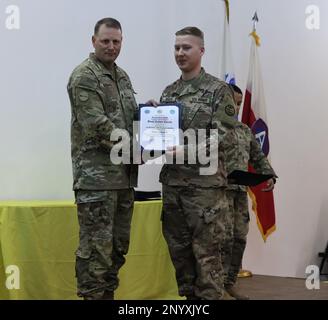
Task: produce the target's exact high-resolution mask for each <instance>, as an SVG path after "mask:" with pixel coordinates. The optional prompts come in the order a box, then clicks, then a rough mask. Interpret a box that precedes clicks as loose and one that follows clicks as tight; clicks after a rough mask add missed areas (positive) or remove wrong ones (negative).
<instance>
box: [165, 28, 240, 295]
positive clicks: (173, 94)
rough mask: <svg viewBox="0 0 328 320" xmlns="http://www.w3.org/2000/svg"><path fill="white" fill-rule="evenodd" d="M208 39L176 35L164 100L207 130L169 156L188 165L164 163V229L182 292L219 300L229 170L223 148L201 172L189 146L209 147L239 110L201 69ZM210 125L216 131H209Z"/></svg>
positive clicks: (188, 32)
mask: <svg viewBox="0 0 328 320" xmlns="http://www.w3.org/2000/svg"><path fill="white" fill-rule="evenodd" d="M203 54H204V37H203V33H202V31H201V30H199V29H198V28H195V27H186V28H184V29H182V30H180V31H178V32H177V33H176V42H175V59H176V63H177V65H178V67H179V68H180V70H181V71H182V76H181V78H180V79H179V80H177V81H176V82H174V83H173V84H171V85H169V86H168V87H167V88H166V89H165V90H164V92H163V94H162V96H161V103H180V104H181V105H182V108H183V111H182V112H183V113H182V129H183V130H184V131H186V130H188V129H189V130H193V132H195V133H196V134H197V133H198V132H199V129H206V130H207V131H206V132H207V135H206V137H207V138H206V143H205V144H203V145H201V143H202V142H199V141H198V142H197V144H196V145H193V144H190V143H188V144H187V141H186V140H185V141H184V145H181V146H177V147H175V148H172V149H171V150H169V151H168V152H167V153H166V156H167V157H169V156H170V155H171V156H172V157H176V158H178V156H179V155H181V153H182V154H184V155H185V158H184V159H185V161H184V164H176V163H174V164H165V165H164V166H163V168H162V171H161V174H160V182H161V183H162V184H163V212H162V228H163V234H164V237H165V239H166V242H167V244H168V248H169V252H170V256H171V259H172V262H173V265H174V267H175V271H176V280H177V283H178V289H179V295H180V296H186V297H187V299H206V300H218V299H221V298H222V297H223V267H222V262H221V257H220V256H218V255H217V251H218V248H220V245H221V243H222V241H223V238H224V232H225V231H224V226H225V219H226V214H227V212H228V202H227V199H226V193H225V187H226V185H227V174H226V170H225V167H224V163H223V158H224V155H223V152H222V150H221V149H219V151H218V156H217V157H216V159H215V161H216V165H217V166H216V170H215V173H214V174H211V175H202V174H201V173H200V169H201V168H202V167H206V165H202V164H201V163H200V162H199V161H198V160H197V162H196V163H195V164H190V161H189V163H188V160H190V159H188V158H187V154H188V150H189V149H193V150H196V147H197V150H198V152H199V151H200V150H202V148H205V149H207V148H208V144H209V143H213V142H214V143H216V145H219V141H220V140H221V139H222V138H223V137H224V135H225V134H226V132H228V131H229V130H231V128H233V126H234V124H235V123H236V120H235V118H234V115H235V108H234V101H233V93H232V90H231V89H230V88H229V87H228V86H227V85H226V84H225V83H224V82H223V81H220V80H219V79H217V78H215V77H213V76H211V75H210V74H208V73H206V72H205V70H204V69H203V68H202V67H201V58H202V56H203ZM210 129H213V130H212V131H210Z"/></svg>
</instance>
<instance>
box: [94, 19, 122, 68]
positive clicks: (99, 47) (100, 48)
mask: <svg viewBox="0 0 328 320" xmlns="http://www.w3.org/2000/svg"><path fill="white" fill-rule="evenodd" d="M92 44H93V47H94V48H95V55H96V57H97V58H98V59H99V60H100V61H101V62H102V63H104V64H105V65H112V64H114V61H115V60H116V58H117V57H118V55H119V54H120V51H121V45H122V31H121V30H119V29H114V28H108V27H107V26H106V25H105V24H103V25H101V26H100V28H99V31H98V34H97V35H94V36H93V37H92Z"/></svg>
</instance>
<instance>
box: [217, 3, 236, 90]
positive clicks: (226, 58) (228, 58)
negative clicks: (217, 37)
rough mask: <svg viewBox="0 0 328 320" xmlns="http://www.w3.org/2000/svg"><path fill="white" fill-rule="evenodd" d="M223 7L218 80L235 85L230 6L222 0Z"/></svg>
mask: <svg viewBox="0 0 328 320" xmlns="http://www.w3.org/2000/svg"><path fill="white" fill-rule="evenodd" d="M223 5H224V9H225V10H224V26H223V45H222V49H223V52H222V66H221V73H220V78H221V79H222V80H224V81H225V82H227V83H229V84H235V82H236V78H235V73H234V71H233V70H234V69H233V59H232V51H231V39H230V26H229V22H230V4H229V0H223Z"/></svg>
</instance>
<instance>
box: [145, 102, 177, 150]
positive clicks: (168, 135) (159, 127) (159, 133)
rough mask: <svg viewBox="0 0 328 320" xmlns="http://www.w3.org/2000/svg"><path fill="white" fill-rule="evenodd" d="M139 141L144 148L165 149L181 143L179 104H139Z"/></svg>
mask: <svg viewBox="0 0 328 320" xmlns="http://www.w3.org/2000/svg"><path fill="white" fill-rule="evenodd" d="M139 121H140V122H139V142H140V145H141V147H142V148H144V149H145V150H159V151H165V150H167V148H168V147H174V146H177V145H180V144H181V136H180V128H181V105H179V104H175V103H172V104H160V105H158V106H156V107H154V106H150V105H144V104H143V105H139Z"/></svg>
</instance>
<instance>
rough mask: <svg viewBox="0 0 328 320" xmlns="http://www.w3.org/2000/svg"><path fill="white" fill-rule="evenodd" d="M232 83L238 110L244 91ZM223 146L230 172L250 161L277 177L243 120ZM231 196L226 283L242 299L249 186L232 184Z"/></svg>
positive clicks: (245, 167)
mask: <svg viewBox="0 0 328 320" xmlns="http://www.w3.org/2000/svg"><path fill="white" fill-rule="evenodd" d="M231 87H232V89H233V91H234V98H235V102H236V107H237V114H238V113H239V108H240V105H241V102H242V91H241V90H240V89H239V88H238V87H237V86H235V85H231ZM223 148H224V150H225V153H226V166H227V170H228V172H230V171H232V170H233V169H235V168H237V169H239V170H243V171H248V164H251V165H252V166H253V168H254V169H255V171H256V172H257V173H261V174H272V175H273V176H274V177H275V178H276V177H277V176H276V174H275V172H274V170H273V169H272V167H271V165H270V163H269V161H268V159H267V158H266V156H265V155H264V153H263V152H262V149H261V146H260V144H259V143H258V142H257V140H256V138H255V136H254V135H253V133H252V131H251V129H250V128H249V127H248V126H247V125H245V124H243V123H241V122H239V123H238V124H237V125H236V127H235V129H234V130H232V131H230V132H229V134H227V135H226V137H225V139H224V142H223ZM275 178H273V179H270V180H269V181H268V186H267V188H266V189H264V190H263V191H270V190H272V189H273V187H274V183H275ZM227 198H228V201H229V207H230V210H229V215H228V219H227V224H226V239H225V242H224V247H223V255H224V259H223V265H224V270H225V281H224V285H225V289H226V292H227V293H228V294H229V295H230V296H232V297H234V298H236V299H238V300H246V299H249V298H248V297H247V296H246V295H243V294H241V293H239V292H238V290H237V289H236V288H234V285H235V283H236V280H237V275H238V272H239V270H240V268H241V265H242V258H243V254H244V250H245V247H246V237H247V233H248V227H249V212H248V198H247V188H246V187H245V186H240V185H234V184H229V186H228V189H227Z"/></svg>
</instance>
